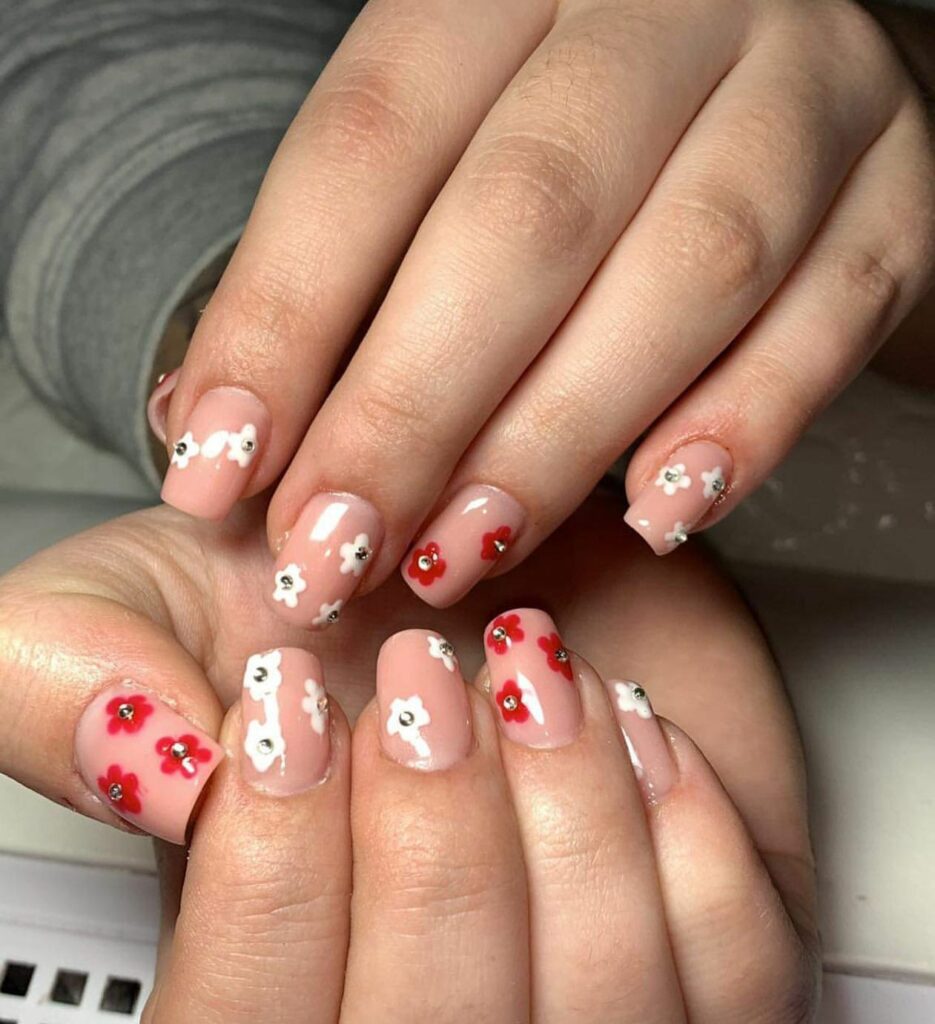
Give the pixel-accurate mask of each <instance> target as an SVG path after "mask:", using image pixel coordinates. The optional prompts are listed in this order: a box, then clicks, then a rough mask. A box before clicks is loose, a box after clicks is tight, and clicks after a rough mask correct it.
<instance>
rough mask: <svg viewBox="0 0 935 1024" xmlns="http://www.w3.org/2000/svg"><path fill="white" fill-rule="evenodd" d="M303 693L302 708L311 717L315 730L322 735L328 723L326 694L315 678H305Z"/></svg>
mask: <svg viewBox="0 0 935 1024" xmlns="http://www.w3.org/2000/svg"><path fill="white" fill-rule="evenodd" d="M305 693H306V694H307V696H305V697H303V698H302V710H303V711H304V712H306V713H307V714H308V715H309V716H310V717H311V725H312V728H313V729H314V730H315V732H317V733H318V735H319V736H322V735H324V732H325V726H326V725H327V724H328V694H327V693H326V692H325V688H324V687H323V686H322V685H321V683H319V682H318V681H317V680H315V679H306V680H305Z"/></svg>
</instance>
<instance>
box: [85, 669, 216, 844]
mask: <svg viewBox="0 0 935 1024" xmlns="http://www.w3.org/2000/svg"><path fill="white" fill-rule="evenodd" d="M223 757H224V751H223V750H222V749H221V747H220V746H218V744H217V743H215V741H214V740H213V739H212V738H211V737H210V736H208V735H207V734H206V733H204V732H202V731H201V730H200V729H197V728H195V726H193V725H192V724H191V722H189V721H187V720H186V719H184V718H183V717H182V716H181V715H180V714H178V713H177V712H175V711H173V710H172V709H171V708H170V707H168V706H167V705H166V704H164V703H163V702H162V701H161V700H159V698H158V697H155V696H153V694H151V693H149V692H148V691H146V690H143V689H141V688H140V687H139V686H138V685H137V684H136V683H135V682H133V681H132V680H130V679H125V680H124V681H123V682H121V683H117V684H116V685H115V686H111V687H108V689H106V690H104V691H103V692H102V693H99V694H98V695H97V697H95V698H94V700H92V701H91V703H90V704H89V705H88V706H87V708H85V711H84V714H82V716H81V719H80V720H79V722H78V728H77V730H76V732H75V760H76V763H77V766H78V771H79V772H80V773H81V777H82V778H83V779H84V781H85V782H86V783H87V785H88V788H89V789H91V790H92V792H94V793H95V794H96V795H97V796H98V797H100V799H101V800H102V801H103V802H104V803H105V804H107V805H108V806H109V807H110V808H112V809H113V811H114V812H115V813H117V814H119V815H120V817H121V818H125V819H126V820H127V821H129V822H131V823H132V824H134V825H136V826H137V828H141V829H143V830H144V831H145V832H149V833H150V834H151V835H154V836H157V837H158V838H160V839H165V840H167V841H168V842H170V843H184V842H185V831H186V828H187V826H188V820H189V818H190V817H191V813H192V810H193V809H194V807H195V804H196V803H197V801H198V798H199V797H200V796H201V792H202V790H203V789H204V786H205V783H206V782H207V781H208V779H209V778H210V777H211V773H212V772H213V771H214V769H215V768H217V766H218V764H220V762H221V759H222V758H223Z"/></svg>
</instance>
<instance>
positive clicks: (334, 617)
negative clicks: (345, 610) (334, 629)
mask: <svg viewBox="0 0 935 1024" xmlns="http://www.w3.org/2000/svg"><path fill="white" fill-rule="evenodd" d="M340 617H341V610H340V609H339V608H335V609H334V611H331V612H328V621H329V622H337V621H338V619H339V618H340Z"/></svg>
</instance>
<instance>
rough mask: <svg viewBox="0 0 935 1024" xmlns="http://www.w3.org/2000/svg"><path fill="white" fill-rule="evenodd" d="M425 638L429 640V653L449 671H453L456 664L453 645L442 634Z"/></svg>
mask: <svg viewBox="0 0 935 1024" xmlns="http://www.w3.org/2000/svg"><path fill="white" fill-rule="evenodd" d="M426 640H428V642H429V654H430V655H431V656H432V657H433V658H438V659H439V660H440V661H441V663H442V664H443V665H444V666H445V668H446V669H448V671H449V672H454V670H455V665H457V660H456V659H455V649H454V646H453V645H452V644H450V643H449V642H448V641H447V640H446V639H445V638H444V637H443V636H428V637H426Z"/></svg>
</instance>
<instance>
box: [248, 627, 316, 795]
mask: <svg viewBox="0 0 935 1024" xmlns="http://www.w3.org/2000/svg"><path fill="white" fill-rule="evenodd" d="M241 707H242V717H243V754H244V757H243V758H242V760H241V764H242V769H243V775H244V778H245V779H246V780H247V782H249V783H250V785H252V786H255V787H256V788H257V789H262V790H265V791H266V792H268V793H272V794H274V795H276V796H291V795H292V794H293V793H301V792H302V791H303V790H306V789H310V788H311V787H312V786H317V785H318V783H320V782H322V781H323V780H324V778H325V776H326V775H327V774H328V766H329V764H330V761H331V717H330V714H329V711H328V695H327V693H326V692H325V683H324V674H323V672H322V668H321V662H320V661H319V660H318V659H317V658H316V657H315V655H314V654H311V653H310V652H309V651H303V650H302V649H301V648H298V647H277V648H275V649H274V650H271V651H265V652H263V653H262V654H254V655H252V656H251V657H250V658H248V659H247V667H246V669H245V670H244V677H243V699H242V705H241Z"/></svg>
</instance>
